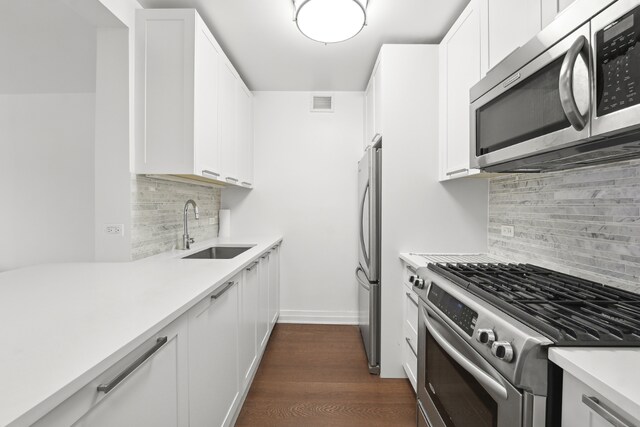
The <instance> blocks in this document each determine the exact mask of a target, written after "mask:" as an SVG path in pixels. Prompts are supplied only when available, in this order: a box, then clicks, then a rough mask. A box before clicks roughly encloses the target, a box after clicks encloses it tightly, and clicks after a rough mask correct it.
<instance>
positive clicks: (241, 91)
mask: <svg viewBox="0 0 640 427" xmlns="http://www.w3.org/2000/svg"><path fill="white" fill-rule="evenodd" d="M237 91H238V95H237V108H238V116H237V120H236V127H237V135H238V152H237V161H238V179H239V180H240V185H242V186H244V187H251V186H252V185H253V126H252V123H253V95H252V94H251V92H249V90H248V89H246V88H245V87H244V85H243V84H242V83H241V82H239V84H238V85H237Z"/></svg>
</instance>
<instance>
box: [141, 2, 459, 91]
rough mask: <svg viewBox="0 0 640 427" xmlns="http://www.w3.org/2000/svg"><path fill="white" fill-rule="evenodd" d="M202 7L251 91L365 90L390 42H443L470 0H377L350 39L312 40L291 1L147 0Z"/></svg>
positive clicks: (152, 5)
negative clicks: (384, 46)
mask: <svg viewBox="0 0 640 427" xmlns="http://www.w3.org/2000/svg"><path fill="white" fill-rule="evenodd" d="M139 1H140V3H141V4H142V6H143V7H145V8H163V7H167V8H176V7H177V8H195V9H197V10H198V12H199V13H200V15H201V16H202V18H203V19H204V20H205V22H206V23H207V25H208V26H209V28H210V29H211V31H212V33H213V35H214V36H215V37H216V39H217V40H218V42H219V43H220V45H221V46H222V48H223V49H224V51H225V52H226V54H227V56H229V59H230V60H231V62H232V63H233V64H234V66H235V67H236V69H237V70H238V72H239V73H240V75H241V76H242V78H243V79H244V81H245V82H246V83H247V85H248V86H249V88H250V89H251V90H292V91H307V90H308V91H341V90H345V91H348V90H364V88H365V85H366V83H367V79H368V77H369V74H370V72H371V68H372V67H373V64H374V61H375V58H376V55H377V54H378V50H379V49H380V46H381V45H382V44H383V43H439V42H440V40H441V39H442V37H443V36H444V34H445V33H446V31H447V30H448V29H449V27H450V26H451V24H452V23H453V21H454V20H455V18H456V17H457V16H458V15H459V14H460V12H461V11H462V9H463V8H464V7H465V6H466V4H467V3H468V2H469V0H447V1H442V0H370V1H369V7H368V9H367V14H368V19H367V21H368V25H367V27H365V28H364V29H363V30H362V32H361V33H360V34H358V35H357V36H356V37H354V38H353V39H351V40H347V41H345V42H342V43H337V44H330V45H324V44H321V43H318V42H314V41H312V40H309V39H307V38H306V37H305V36H303V35H302V34H301V33H300V32H299V31H298V29H297V27H296V25H295V22H293V20H292V18H293V8H292V6H291V0H139Z"/></svg>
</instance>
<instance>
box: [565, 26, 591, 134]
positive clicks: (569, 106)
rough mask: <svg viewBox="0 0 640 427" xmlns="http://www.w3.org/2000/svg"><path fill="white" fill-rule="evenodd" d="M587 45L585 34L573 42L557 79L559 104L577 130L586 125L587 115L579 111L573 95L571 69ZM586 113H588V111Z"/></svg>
mask: <svg viewBox="0 0 640 427" xmlns="http://www.w3.org/2000/svg"><path fill="white" fill-rule="evenodd" d="M588 46H589V45H588V42H587V39H586V38H585V36H580V37H578V39H577V40H576V41H575V42H573V44H572V45H571V47H570V48H569V50H568V51H567V55H566V56H565V57H564V61H562V67H560V78H559V79H558V83H559V86H558V90H559V92H560V104H561V105H562V109H563V110H564V114H565V116H567V119H568V120H569V123H571V126H573V128H574V129H575V130H577V131H581V130H582V129H584V127H585V126H586V125H587V116H586V114H584V115H583V114H582V113H580V110H579V109H578V104H577V103H576V98H575V97H574V96H573V69H574V68H575V66H576V61H577V60H578V56H580V55H584V54H585V53H584V52H585V49H587V48H588ZM587 62H588V61H587ZM587 114H589V112H588V111H587Z"/></svg>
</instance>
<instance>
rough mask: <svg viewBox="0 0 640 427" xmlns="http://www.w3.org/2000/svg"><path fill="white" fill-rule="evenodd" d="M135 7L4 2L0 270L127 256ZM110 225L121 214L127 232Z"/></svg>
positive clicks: (110, 2)
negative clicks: (115, 232)
mask: <svg viewBox="0 0 640 427" xmlns="http://www.w3.org/2000/svg"><path fill="white" fill-rule="evenodd" d="M139 7H140V6H139V4H138V3H137V2H135V1H133V0H100V1H98V0H93V1H83V2H77V1H75V0H57V1H52V0H25V1H21V2H2V3H0V24H2V25H0V36H1V37H0V54H2V55H1V56H2V58H3V59H4V62H5V63H6V65H7V66H6V67H2V70H0V150H1V151H0V153H1V156H0V168H1V170H0V181H1V182H0V195H2V200H3V201H4V202H3V209H2V210H0V231H1V232H2V233H1V236H2V237H3V241H2V243H1V244H0V271H1V270H6V269H11V268H15V267H20V266H26V265H31V264H38V263H44V262H52V261H57V262H60V261H93V260H100V261H106V260H108V261H113V260H128V259H130V252H131V247H130V240H129V234H128V232H129V230H130V222H131V220H130V218H131V207H130V168H129V165H130V156H129V153H130V141H131V135H132V134H133V132H132V129H131V128H132V124H133V121H132V120H131V112H132V111H133V108H130V107H131V105H132V103H133V95H132V93H133V91H130V90H129V88H130V85H131V83H130V82H132V81H133V61H132V60H130V59H131V58H132V57H133V49H132V46H133V21H134V19H133V17H134V13H135V9H136V8H139ZM110 8H111V9H113V10H114V13H111V12H110V11H109V9H110ZM114 14H115V16H114ZM125 23H126V24H127V25H125ZM127 27H129V28H127ZM129 29H131V31H129ZM104 223H117V224H125V232H126V233H127V235H126V236H125V237H113V236H106V235H105V234H104V227H103V226H104Z"/></svg>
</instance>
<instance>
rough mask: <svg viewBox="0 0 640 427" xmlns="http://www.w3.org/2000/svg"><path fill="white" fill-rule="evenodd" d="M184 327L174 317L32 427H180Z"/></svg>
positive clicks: (183, 404)
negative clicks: (127, 426)
mask: <svg viewBox="0 0 640 427" xmlns="http://www.w3.org/2000/svg"><path fill="white" fill-rule="evenodd" d="M184 328H186V319H184V318H179V319H178V320H176V321H175V322H173V323H172V324H170V325H169V326H167V327H166V328H165V329H164V330H162V331H161V332H160V333H158V334H156V335H155V336H154V337H152V338H150V339H149V340H147V341H146V342H145V343H144V344H142V345H141V346H140V347H138V348H137V349H135V350H134V351H132V352H131V353H129V354H128V355H126V356H125V357H123V358H122V359H120V360H119V361H118V362H116V363H115V364H114V365H112V366H111V367H109V368H108V369H107V370H106V371H104V372H103V373H102V374H100V375H98V376H97V377H96V378H94V379H93V380H91V381H90V382H89V383H88V384H87V385H85V386H84V387H83V388H82V389H80V390H79V391H78V392H76V393H75V394H73V395H72V396H71V397H69V398H68V399H66V400H65V401H63V402H62V403H61V404H60V405H58V406H57V407H55V408H54V409H53V410H51V411H50V412H49V413H48V414H47V415H45V416H44V417H43V418H41V419H40V420H38V421H37V422H36V423H34V424H33V426H36V427H45V426H46V427H56V426H70V425H72V424H73V425H75V426H92V427H94V426H110V425H124V424H127V423H131V424H129V425H156V426H186V425H187V423H188V414H187V413H186V410H187V409H188V407H187V401H186V393H185V389H184V387H185V384H186V383H184V381H183V379H184V378H186V377H185V375H184V373H185V369H186V358H185V356H186V330H185V329H184ZM105 386H108V387H106V388H105ZM99 389H100V390H99ZM123 423H124V424H123Z"/></svg>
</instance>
